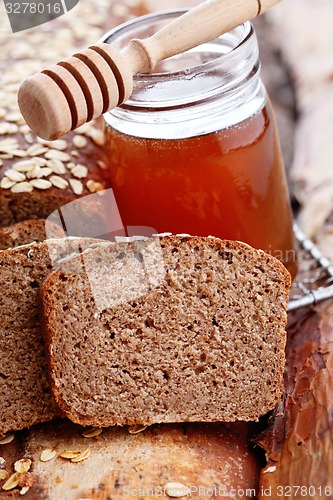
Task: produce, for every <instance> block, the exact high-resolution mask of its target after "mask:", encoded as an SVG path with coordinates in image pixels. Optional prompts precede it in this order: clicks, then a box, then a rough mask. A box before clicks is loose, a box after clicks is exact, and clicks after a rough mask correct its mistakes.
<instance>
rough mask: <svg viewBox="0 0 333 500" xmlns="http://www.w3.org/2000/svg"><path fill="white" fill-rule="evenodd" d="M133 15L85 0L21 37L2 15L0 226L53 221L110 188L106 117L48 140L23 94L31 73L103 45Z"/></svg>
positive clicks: (107, 3) (105, 2) (106, 0)
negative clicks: (28, 117) (34, 124)
mask: <svg viewBox="0 0 333 500" xmlns="http://www.w3.org/2000/svg"><path fill="white" fill-rule="evenodd" d="M132 10H133V9H132ZM129 14H130V7H129V6H127V5H126V3H124V4H121V5H120V4H119V3H115V4H113V2H110V0H99V1H98V2H97V3H96V2H93V3H91V1H90V0H80V4H79V5H78V6H77V7H76V8H75V11H71V12H69V13H68V14H66V15H64V16H62V17H60V18H59V19H56V20H54V21H52V22H50V23H46V24H43V25H41V26H37V27H36V28H32V29H30V30H28V31H23V32H20V33H15V35H14V36H13V34H12V33H10V31H8V30H9V23H8V19H6V16H5V15H4V16H2V17H1V18H0V33H2V34H3V36H2V38H1V60H0V71H1V78H0V226H7V225H11V224H14V223H16V222H18V221H21V220H25V219H31V218H47V217H48V216H49V215H50V214H51V213H52V212H53V211H54V210H56V209H57V208H59V207H60V206H63V205H65V204H67V203H69V202H71V201H73V200H76V199H78V198H80V197H82V196H85V195H88V194H90V193H94V192H96V191H99V190H102V189H103V188H105V187H110V180H109V175H108V170H107V166H106V165H107V160H106V157H105V153H104V152H103V130H102V128H101V123H102V120H100V124H98V126H97V127H95V126H93V124H92V123H89V124H86V125H84V126H83V127H81V128H80V129H79V130H76V131H75V132H72V133H70V134H67V135H66V136H65V137H64V138H63V139H61V140H59V141H54V142H52V143H49V142H45V141H40V140H38V139H37V137H36V136H35V135H34V134H33V133H31V131H30V129H29V127H28V126H27V125H26V124H25V122H24V120H23V118H22V116H21V114H20V112H19V109H18V106H17V95H16V94H17V89H18V86H19V84H20V82H21V81H22V80H23V79H24V78H26V77H28V76H30V75H31V74H33V73H35V72H37V71H41V70H43V69H44V68H45V67H47V66H48V65H50V64H53V63H55V62H57V61H58V60H60V59H63V58H65V57H68V56H69V55H71V54H72V53H75V51H76V50H77V49H78V48H82V47H83V46H89V45H90V44H93V43H96V41H97V40H98V39H99V38H100V37H101V36H102V34H103V33H106V32H107V31H108V30H110V29H111V28H112V26H113V25H115V24H118V23H120V22H122V21H124V18H125V16H128V15H129ZM97 215H98V212H97Z"/></svg>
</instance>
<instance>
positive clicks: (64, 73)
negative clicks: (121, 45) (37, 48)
mask: <svg viewBox="0 0 333 500" xmlns="http://www.w3.org/2000/svg"><path fill="white" fill-rule="evenodd" d="M279 1H280V0H206V1H205V2H203V3H201V4H200V5H198V6H197V7H195V8H193V9H191V10H189V11H188V12H186V13H185V14H183V15H182V16H180V17H178V18H177V19H175V20H174V21H172V22H171V23H170V24H168V25H167V26H165V27H164V28H162V29H161V30H159V31H158V32H157V33H155V34H154V35H152V36H151V37H150V38H146V39H143V40H138V39H134V40H131V41H130V42H129V44H128V46H127V47H126V48H125V49H124V50H123V51H122V52H119V51H117V50H116V49H115V48H113V47H112V46H111V45H109V44H106V43H98V44H96V45H93V46H91V47H89V48H88V49H85V50H82V51H81V52H79V53H76V54H74V55H73V56H72V57H69V58H67V59H65V60H63V61H60V62H58V63H57V64H54V65H53V66H51V67H50V68H48V69H45V70H44V71H42V72H40V73H36V74H35V75H32V76H31V77H29V78H27V79H26V80H24V81H23V82H22V84H21V86H20V88H19V92H18V104H19V107H20V110H21V113H22V115H23V117H24V119H25V120H26V122H27V124H28V125H29V127H30V128H31V129H32V130H33V131H34V132H35V133H36V134H37V135H38V136H40V137H42V138H43V139H46V140H55V139H58V138H59V137H61V136H62V135H64V134H66V133H67V132H69V131H70V130H74V129H76V128H77V127H79V126H80V125H83V124H84V123H86V122H88V121H90V120H92V119H93V118H97V117H98V116H100V115H101V114H103V113H105V112H107V111H108V110H110V109H112V108H114V107H116V106H119V105H120V104H122V103H123V102H124V101H125V100H126V99H128V98H129V97H130V95H131V93H132V91H133V76H134V75H135V74H137V73H147V72H151V71H153V69H154V67H155V66H156V64H157V63H158V62H159V61H161V60H162V59H166V58H167V57H171V56H174V55H176V54H180V53H182V52H184V51H186V50H189V49H192V48H193V47H196V46H197V45H200V44H202V43H205V42H208V41H210V40H213V39H215V38H217V37H218V36H220V35H222V34H223V33H225V32H227V31H229V30H231V29H233V28H235V27H236V26H238V25H239V24H241V23H243V22H245V21H248V20H251V19H253V18H255V17H256V16H258V15H260V14H262V13H263V12H265V11H266V10H268V9H269V8H270V7H272V6H273V5H275V4H277V3H278V2H279Z"/></svg>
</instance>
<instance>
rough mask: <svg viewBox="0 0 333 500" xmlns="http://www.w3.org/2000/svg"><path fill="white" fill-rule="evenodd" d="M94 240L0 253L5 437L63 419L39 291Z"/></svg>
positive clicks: (1, 422) (0, 401)
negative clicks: (52, 382)
mask: <svg viewBox="0 0 333 500" xmlns="http://www.w3.org/2000/svg"><path fill="white" fill-rule="evenodd" d="M92 241H93V240H91V239H83V238H82V239H81V238H76V239H67V240H64V239H63V240H48V242H43V243H32V244H31V245H25V246H22V247H17V248H14V249H8V250H4V251H2V252H0V288H1V294H0V311H1V322H0V435H1V434H3V433H5V432H7V431H9V430H11V431H12V430H18V429H23V428H25V427H28V426H31V425H33V424H36V423H39V422H45V421H48V420H51V419H52V418H54V417H55V416H57V415H58V416H59V414H60V413H59V411H58V409H57V407H56V405H55V403H54V400H53V397H52V395H51V392H50V389H49V384H48V380H47V365H46V359H45V355H44V345H43V344H44V342H43V338H42V335H41V322H40V314H39V310H40V301H39V287H40V284H41V282H42V281H43V279H44V278H45V277H46V276H47V275H48V274H49V273H50V272H51V271H52V269H53V266H55V265H56V263H57V262H58V261H59V259H62V258H64V257H66V256H68V255H69V254H73V253H74V254H78V253H79V252H81V251H82V250H83V249H85V248H87V246H88V245H89V244H91V243H92Z"/></svg>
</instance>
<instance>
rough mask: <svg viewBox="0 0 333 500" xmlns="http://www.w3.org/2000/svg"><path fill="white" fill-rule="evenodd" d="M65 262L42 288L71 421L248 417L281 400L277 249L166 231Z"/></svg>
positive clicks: (283, 285)
mask: <svg viewBox="0 0 333 500" xmlns="http://www.w3.org/2000/svg"><path fill="white" fill-rule="evenodd" d="M70 265H71V269H70V270H68V271H67V270H66V271H64V270H62V271H59V272H54V273H52V274H51V275H50V276H49V277H48V278H47V279H46V281H45V282H44V283H43V285H42V297H43V308H44V318H45V325H46V332H45V333H46V341H47V356H48V358H49V369H50V375H51V383H52V389H53V393H54V396H55V399H56V402H57V404H58V405H59V407H60V408H61V410H62V411H63V412H64V413H65V414H66V415H67V416H68V418H70V419H71V420H72V421H74V422H76V423H80V424H82V425H92V424H93V425H100V426H107V425H125V424H129V425H134V424H142V425H147V424H148V425H150V424H153V423H161V422H189V421H235V420H245V421H248V420H258V418H259V417H260V416H261V415H264V414H265V413H267V412H268V411H269V410H271V409H272V408H274V406H275V405H276V404H277V402H278V401H279V398H280V396H281V391H282V384H283V370H284V347H285V324H286V306H287V302H288V292H289V287H290V276H289V273H288V272H287V271H286V270H285V268H284V267H283V265H282V264H280V263H279V262H278V261H277V260H276V259H275V258H273V257H271V256H269V255H267V254H265V253H264V252H262V251H258V250H254V249H252V248H251V247H249V246H248V245H245V244H243V243H238V242H231V241H222V240H219V239H217V238H214V237H208V238H203V237H187V236H184V237H182V236H161V237H154V238H151V239H148V240H146V241H135V242H132V243H118V244H111V245H109V246H108V247H106V248H100V249H95V250H93V251H90V252H89V253H86V254H83V255H82V256H81V258H80V259H79V258H76V259H73V260H72V261H71V262H70ZM83 268H84V272H83V271H82V270H83Z"/></svg>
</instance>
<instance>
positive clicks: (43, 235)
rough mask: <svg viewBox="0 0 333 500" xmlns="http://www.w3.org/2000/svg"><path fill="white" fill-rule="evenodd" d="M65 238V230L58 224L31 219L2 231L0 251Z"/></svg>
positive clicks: (4, 228) (0, 230)
mask: <svg viewBox="0 0 333 500" xmlns="http://www.w3.org/2000/svg"><path fill="white" fill-rule="evenodd" d="M65 237H66V234H65V233H64V231H63V229H62V228H61V227H59V226H58V225H57V224H55V223H53V222H51V221H46V220H45V219H30V220H25V221H22V222H18V223H17V224H13V225H12V226H8V227H3V228H1V229H0V250H6V249H7V248H14V247H18V246H21V245H28V244H29V243H33V242H41V241H44V240H46V239H50V238H65Z"/></svg>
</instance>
